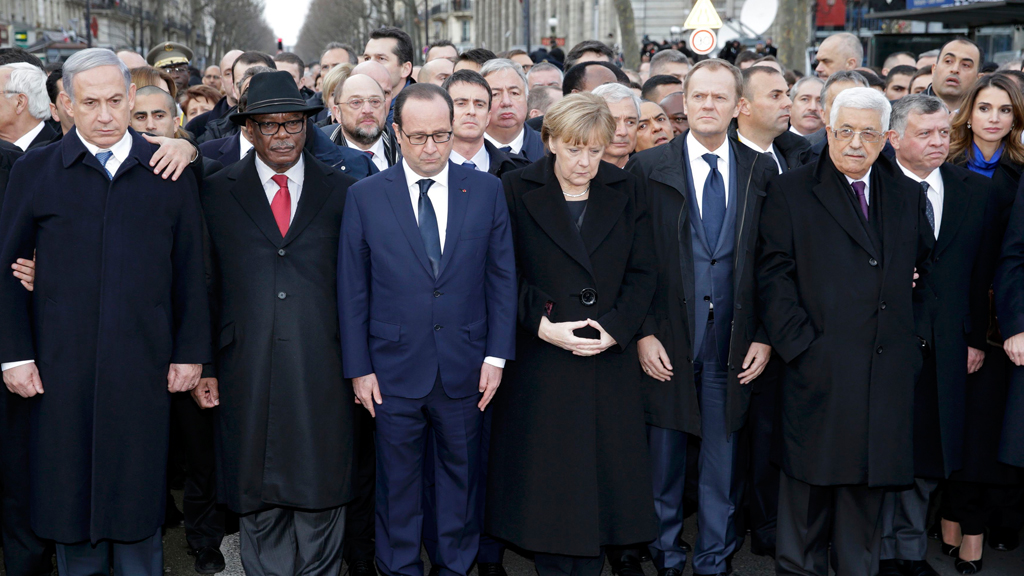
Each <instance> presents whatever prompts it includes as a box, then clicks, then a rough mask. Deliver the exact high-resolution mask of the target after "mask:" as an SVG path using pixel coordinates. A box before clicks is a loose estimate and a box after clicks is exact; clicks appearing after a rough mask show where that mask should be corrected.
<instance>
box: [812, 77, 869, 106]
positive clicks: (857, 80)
mask: <svg viewBox="0 0 1024 576" xmlns="http://www.w3.org/2000/svg"><path fill="white" fill-rule="evenodd" d="M836 82H853V83H854V84H856V85H858V86H862V87H864V88H870V87H871V85H870V84H868V79H867V78H865V77H864V75H863V74H861V73H860V72H857V71H856V70H840V71H839V72H836V73H835V74H833V75H831V76H829V77H828V80H826V81H825V85H824V86H822V87H821V108H822V110H824V109H825V102H826V101H827V100H826V99H825V94H828V89H829V88H830V87H831V86H832V85H833V84H835V83H836Z"/></svg>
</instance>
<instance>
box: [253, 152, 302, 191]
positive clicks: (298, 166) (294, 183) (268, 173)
mask: <svg viewBox="0 0 1024 576" xmlns="http://www.w3.org/2000/svg"><path fill="white" fill-rule="evenodd" d="M254 156H256V173H257V174H259V177H260V183H262V184H263V185H264V186H266V185H267V183H268V182H272V181H273V179H274V176H277V174H278V173H277V172H274V169H273V168H271V167H270V166H267V164H266V163H265V162H264V161H263V160H261V159H260V155H259V154H254ZM283 174H284V175H285V176H287V177H288V187H289V189H290V191H292V192H294V191H295V189H296V188H300V187H301V186H302V182H303V180H305V176H306V166H305V161H304V160H303V158H302V154H299V161H298V162H296V163H295V165H294V166H292V167H291V168H289V169H287V170H285V171H284V172H283Z"/></svg>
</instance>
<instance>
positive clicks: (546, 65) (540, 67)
mask: <svg viewBox="0 0 1024 576" xmlns="http://www.w3.org/2000/svg"><path fill="white" fill-rule="evenodd" d="M545 70H554V71H555V72H558V81H559V82H561V81H562V80H564V79H565V73H564V72H562V71H561V70H559V69H558V66H555V65H554V64H552V63H551V62H538V63H536V64H534V65H533V68H530V71H529V72H527V73H526V77H527V78H529V77H530V75H531V74H533V73H534V72H543V71H545ZM527 84H529V82H527Z"/></svg>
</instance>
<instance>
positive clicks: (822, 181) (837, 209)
mask: <svg viewBox="0 0 1024 576" xmlns="http://www.w3.org/2000/svg"><path fill="white" fill-rule="evenodd" d="M847 187H848V185H847V184H846V182H845V181H844V180H843V178H841V177H840V176H839V175H838V173H837V172H836V171H835V170H833V169H832V162H831V161H830V160H829V158H828V150H825V151H824V152H823V153H822V157H821V160H820V162H819V164H818V183H817V184H816V185H815V186H814V195H815V196H816V197H817V198H818V201H819V202H821V203H822V205H824V206H825V209H826V210H828V212H829V213H830V214H831V215H832V217H833V218H835V220H836V222H838V223H839V225H840V226H842V227H843V230H846V233H847V234H849V235H850V237H851V238H853V239H854V241H856V242H857V244H860V246H861V248H864V250H866V251H867V252H868V254H870V255H871V256H872V257H874V258H878V250H876V249H875V245H874V244H872V243H871V238H869V237H868V231H867V230H866V229H865V228H864V224H862V223H861V220H860V216H858V215H857V212H856V210H855V209H854V207H853V204H851V203H850V202H849V200H848V199H846V198H844V197H843V194H846V193H847V191H846V189H847ZM883 240H884V237H883Z"/></svg>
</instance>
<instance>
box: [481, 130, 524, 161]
mask: <svg viewBox="0 0 1024 576" xmlns="http://www.w3.org/2000/svg"><path fill="white" fill-rule="evenodd" d="M484 138H487V139H488V140H490V141H491V144H494V146H495V147H497V148H504V147H506V146H508V147H510V148H512V153H513V154H519V152H520V151H522V149H523V142H524V141H525V140H526V125H525V124H524V125H523V129H522V130H520V131H519V135H518V136H516V137H515V138H513V139H512V141H511V142H509V143H508V144H503V143H501V142H498V141H497V140H495V139H494V138H491V135H490V134H487V133H484Z"/></svg>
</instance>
